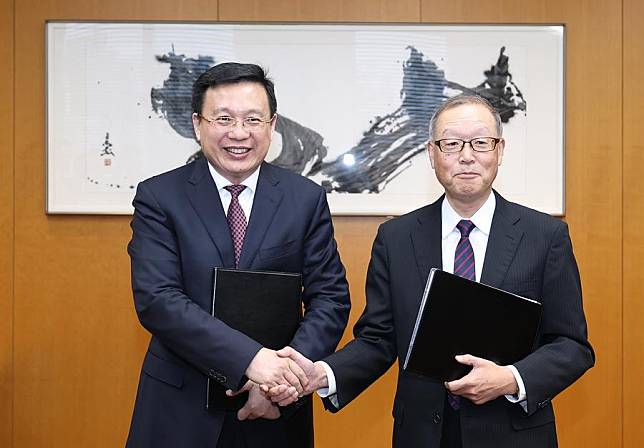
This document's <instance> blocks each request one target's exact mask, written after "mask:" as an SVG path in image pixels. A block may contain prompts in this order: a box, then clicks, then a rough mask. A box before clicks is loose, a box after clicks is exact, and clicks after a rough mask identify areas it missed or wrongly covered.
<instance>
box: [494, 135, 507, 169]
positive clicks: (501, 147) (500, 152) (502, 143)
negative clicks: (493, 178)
mask: <svg viewBox="0 0 644 448" xmlns="http://www.w3.org/2000/svg"><path fill="white" fill-rule="evenodd" d="M496 151H497V159H498V160H497V166H501V161H502V160H503V153H504V152H505V140H504V139H501V141H500V142H499V143H497V144H496Z"/></svg>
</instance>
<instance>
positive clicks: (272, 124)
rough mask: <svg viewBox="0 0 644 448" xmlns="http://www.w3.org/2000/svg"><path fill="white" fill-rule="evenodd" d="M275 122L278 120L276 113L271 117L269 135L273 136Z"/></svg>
mask: <svg viewBox="0 0 644 448" xmlns="http://www.w3.org/2000/svg"><path fill="white" fill-rule="evenodd" d="M277 120H279V116H278V115H277V113H276V114H275V115H273V121H272V122H271V135H272V134H273V132H275V126H276V125H277Z"/></svg>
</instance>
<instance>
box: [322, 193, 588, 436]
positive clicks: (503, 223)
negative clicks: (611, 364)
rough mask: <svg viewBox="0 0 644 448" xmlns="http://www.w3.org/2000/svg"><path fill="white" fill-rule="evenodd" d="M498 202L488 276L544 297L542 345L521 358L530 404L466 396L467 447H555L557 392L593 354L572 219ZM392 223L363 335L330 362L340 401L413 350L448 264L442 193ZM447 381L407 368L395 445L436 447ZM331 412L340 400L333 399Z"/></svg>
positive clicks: (375, 256) (378, 251)
mask: <svg viewBox="0 0 644 448" xmlns="http://www.w3.org/2000/svg"><path fill="white" fill-rule="evenodd" d="M495 194H496V209H495V212H494V218H493V220H492V227H491V230H490V236H489V240H488V245H487V250H486V254H485V261H484V264H483V271H482V275H481V282H482V283H485V284H488V285H491V286H495V287H498V288H502V289H505V290H508V291H511V292H514V293H516V294H520V295H522V296H525V297H529V298H533V299H535V300H538V301H540V302H541V303H542V304H543V317H542V322H541V328H540V333H539V336H538V342H537V347H536V348H535V350H534V351H533V352H532V353H531V354H530V355H529V356H527V357H526V358H525V359H523V360H521V361H519V362H517V363H516V364H515V367H516V368H517V369H518V371H519V373H520V374H521V377H522V379H523V381H524V384H525V387H526V392H527V396H528V400H527V407H528V412H527V413H526V412H525V411H524V410H523V409H522V408H521V406H520V405H519V404H512V403H510V402H509V401H508V400H507V399H506V398H505V397H499V398H497V399H496V400H493V401H491V402H488V403H486V404H484V405H480V406H477V405H475V404H473V403H472V402H470V401H468V400H461V403H462V404H461V411H460V414H461V426H462V439H463V447H464V448H469V447H477V448H482V447H483V448H484V447H490V448H503V447H519V446H520V447H522V448H525V447H527V448H529V447H535V448H537V447H538V448H544V447H551V446H556V444H557V441H556V430H555V424H554V413H553V409H552V405H551V403H550V401H551V400H552V398H553V397H555V396H556V395H557V394H558V393H559V392H561V391H562V390H564V389H565V388H566V387H568V386H570V385H571V384H572V383H573V382H574V381H575V380H576V379H577V378H579V377H580V376H581V375H582V374H583V373H584V372H585V371H586V370H587V369H588V368H590V367H591V366H592V365H593V363H594V359H595V358H594V353H593V350H592V348H591V346H590V344H589V342H588V340H587V329H586V320H585V317H584V312H583V308H582V298H581V284H580V279H579V272H578V269H577V263H576V261H575V258H574V255H573V251H572V245H571V242H570V237H569V235H568V227H567V225H566V224H565V223H564V222H562V221H560V220H557V219H555V218H552V217H551V216H548V215H545V214H543V213H539V212H536V211H534V210H531V209H528V208H526V207H523V206H520V205H518V204H514V203H511V202H508V201H506V200H505V199H503V198H502V197H501V196H500V195H499V194H498V193H496V192H495ZM442 199H443V198H442V197H441V198H440V199H439V200H438V201H436V202H435V203H433V204H431V205H428V206H426V207H424V208H421V209H419V210H416V211H414V212H412V213H409V214H407V215H404V216H401V217H400V218H397V219H393V220H391V221H389V222H386V223H384V224H383V225H382V226H380V228H379V230H378V235H377V237H376V240H375V242H374V244H373V250H372V254H371V262H370V264H369V270H368V273H367V286H366V294H367V305H366V308H365V310H364V312H363V314H362V316H361V317H360V319H359V321H358V322H357V323H356V325H355V327H354V330H353V331H354V336H355V339H354V340H353V341H351V342H350V343H349V344H347V346H346V347H344V348H343V349H342V350H340V351H338V352H337V353H334V354H333V355H331V356H329V357H327V358H326V359H325V361H326V362H327V363H328V364H329V365H330V367H331V368H332V369H333V372H334V373H335V377H336V381H337V391H338V393H337V398H338V401H339V405H340V408H342V407H343V406H345V405H347V404H348V403H349V402H351V400H353V399H354V398H355V397H356V396H357V395H358V394H360V393H361V392H362V391H363V390H364V389H366V388H367V387H368V386H369V385H370V384H371V383H372V382H374V381H375V380H376V379H377V378H378V377H380V376H381V375H382V374H383V373H384V372H385V371H386V370H387V369H388V368H389V367H390V366H391V364H393V362H394V361H395V360H396V358H398V361H399V366H400V365H401V360H404V359H405V356H406V354H407V348H408V345H409V341H410V338H411V333H412V329H413V326H414V322H415V319H416V314H417V311H418V307H419V304H420V300H421V297H422V293H423V288H424V286H425V283H426V280H427V276H428V274H429V270H430V269H431V268H432V267H436V268H441V267H442V251H441V201H442ZM444 400H445V388H444V386H443V385H442V384H441V383H440V382H436V381H433V380H430V379H426V378H423V377H420V376H417V375H413V374H410V373H407V372H405V371H402V370H400V371H399V376H398V385H397V390H396V397H395V400H394V409H393V416H394V435H393V445H394V446H400V447H411V446H426V447H438V446H439V443H440V435H441V424H442V412H443V403H444ZM325 405H326V407H327V409H329V410H330V411H333V412H334V411H336V410H337V409H336V408H335V407H334V406H333V405H331V404H330V403H329V402H328V400H325Z"/></svg>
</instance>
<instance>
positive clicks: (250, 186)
mask: <svg viewBox="0 0 644 448" xmlns="http://www.w3.org/2000/svg"><path fill="white" fill-rule="evenodd" d="M202 157H203V156H202ZM260 168H261V165H260V166H258V167H257V169H256V170H255V171H254V172H253V174H251V175H250V176H248V178H247V179H246V180H245V181H243V182H242V183H241V184H240V185H244V186H245V187H246V188H244V190H243V191H242V192H241V193H239V197H238V198H237V199H238V200H239V205H240V206H241V208H242V210H243V211H244V215H245V216H246V224H248V222H249V221H250V212H251V211H252V209H253V200H255V190H257V180H258V179H259V170H260ZM208 169H209V170H210V175H211V176H212V180H214V181H215V185H216V186H217V191H218V192H219V199H221V205H222V206H223V207H224V214H225V215H227V214H228V207H230V201H231V200H232V195H231V194H230V191H228V190H226V188H224V187H227V186H228V185H233V184H232V183H231V182H230V181H229V180H228V179H226V178H225V177H224V176H222V175H221V174H219V173H218V172H217V171H216V170H215V169H214V168H213V166H212V165H211V164H210V162H208Z"/></svg>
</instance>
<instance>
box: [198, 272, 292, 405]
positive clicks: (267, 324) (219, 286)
mask: <svg viewBox="0 0 644 448" xmlns="http://www.w3.org/2000/svg"><path fill="white" fill-rule="evenodd" d="M212 315H213V316H215V317H216V318H217V319H220V320H221V321H223V322H224V323H225V324H226V325H228V326H230V327H232V328H234V329H236V330H239V331H241V332H242V333H244V334H245V335H246V336H248V337H250V338H252V339H254V340H255V341H257V342H259V343H260V344H262V345H263V346H264V347H266V348H270V349H273V350H279V349H281V348H283V347H285V346H287V345H289V343H290V342H291V340H292V339H293V336H294V335H295V332H296V330H297V328H298V326H299V324H300V321H301V319H302V276H301V275H300V274H294V273H288V272H266V271H244V270H237V269H224V268H214V276H213V303H212ZM247 398H248V393H243V394H240V395H238V396H236V397H232V398H231V397H228V396H226V387H224V386H223V385H221V384H219V383H217V382H216V381H214V380H212V379H210V378H208V385H207V401H206V409H209V410H211V409H224V410H237V409H240V408H241V407H242V406H243V405H244V403H246V400H247Z"/></svg>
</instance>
